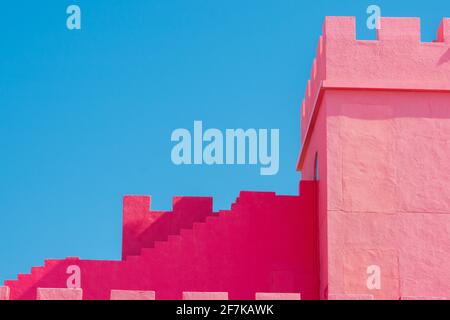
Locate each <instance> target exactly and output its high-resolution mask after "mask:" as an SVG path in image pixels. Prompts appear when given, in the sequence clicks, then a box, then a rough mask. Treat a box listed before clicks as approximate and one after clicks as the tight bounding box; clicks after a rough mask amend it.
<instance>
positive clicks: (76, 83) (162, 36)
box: [0, 0, 450, 281]
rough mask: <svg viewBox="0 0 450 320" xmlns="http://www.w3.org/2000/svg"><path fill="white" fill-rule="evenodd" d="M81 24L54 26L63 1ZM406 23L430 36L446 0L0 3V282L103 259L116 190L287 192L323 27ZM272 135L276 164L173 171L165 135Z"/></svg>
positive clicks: (118, 201) (109, 244) (115, 247)
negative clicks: (382, 20)
mask: <svg viewBox="0 0 450 320" xmlns="http://www.w3.org/2000/svg"><path fill="white" fill-rule="evenodd" d="M70 4H77V5H79V6H80V7H81V10H82V30H79V31H69V30H68V29H67V28H66V18H67V15H66V13H65V11H66V8H67V6H69V5H70ZM369 4H378V5H379V6H380V7H381V9H382V15H384V16H420V17H421V18H422V39H423V40H424V41H430V40H432V39H433V38H434V35H435V31H436V28H437V26H438V24H439V21H440V19H441V18H442V16H443V15H447V16H449V15H450V2H449V1H448V0H447V1H395V2H394V1H376V2H375V1H373V2H367V1H355V0H352V1H321V0H316V1H312V2H309V3H308V2H304V1H300V0H296V1H294V0H287V1H286V0H271V1H269V0H253V1H245V0H239V1H238V0H227V1H207V0H202V1H199V0H191V1H187V0H185V1H174V0H160V1H156V0H132V1H130V0H128V1H125V0H123V1H119V0H95V1H87V0H86V1H76V0H71V1H62V0H58V1H57V0H54V1H50V0H41V1H31V0H30V1H21V0H16V1H2V4H1V6H0V30H1V36H2V39H1V41H0V147H1V149H0V152H1V156H0V281H3V280H6V279H13V278H15V277H16V275H17V273H20V272H22V273H26V272H29V270H30V268H31V266H33V265H41V264H42V263H43V260H44V259H45V258H63V257H66V256H80V257H81V258H90V259H119V257H120V252H121V209H122V208H121V206H122V197H123V195H125V194H150V195H152V196H153V208H154V209H169V208H170V207H171V198H172V196H174V195H211V196H214V203H215V204H214V206H215V208H216V209H219V208H222V209H226V208H228V207H229V206H230V203H231V202H233V200H234V199H235V197H236V196H237V194H238V193H239V191H240V190H268V191H276V192H277V193H280V194H295V193H296V192H297V185H298V181H299V178H300V175H299V173H297V172H295V161H296V158H297V155H298V150H299V148H300V142H299V129H300V128H299V112H300V110H299V106H300V103H301V100H302V98H303V93H304V88H305V85H306V81H307V79H308V77H309V74H310V68H311V63H312V60H313V58H314V54H315V49H316V46H317V41H318V37H319V35H320V33H321V26H322V22H323V18H324V16H326V15H352V16H356V18H357V24H358V26H357V29H358V30H357V32H358V37H360V38H362V39H373V38H374V31H370V30H368V29H366V27H365V20H366V18H367V14H366V8H367V6H368V5H369ZM194 120H202V121H203V124H204V126H205V127H207V128H211V127H213V128H219V129H222V130H225V129H226V128H279V129H280V170H279V173H278V174H277V175H275V176H261V175H260V174H259V166H212V167H208V166H205V165H204V166H180V167H177V166H175V165H173V164H172V162H171V159H170V152H171V148H172V146H173V145H174V144H173V143H172V142H171V141H170V135H171V132H172V131H173V130H174V129H176V128H188V129H190V130H192V126H193V121H194Z"/></svg>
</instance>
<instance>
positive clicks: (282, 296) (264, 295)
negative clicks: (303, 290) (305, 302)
mask: <svg viewBox="0 0 450 320" xmlns="http://www.w3.org/2000/svg"><path fill="white" fill-rule="evenodd" d="M255 300H301V294H300V293H269V292H257V293H256V295H255Z"/></svg>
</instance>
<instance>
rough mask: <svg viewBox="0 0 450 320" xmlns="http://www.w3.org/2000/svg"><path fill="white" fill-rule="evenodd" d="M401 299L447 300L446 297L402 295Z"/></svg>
mask: <svg viewBox="0 0 450 320" xmlns="http://www.w3.org/2000/svg"><path fill="white" fill-rule="evenodd" d="M401 300H449V299H448V298H446V297H402V298H401Z"/></svg>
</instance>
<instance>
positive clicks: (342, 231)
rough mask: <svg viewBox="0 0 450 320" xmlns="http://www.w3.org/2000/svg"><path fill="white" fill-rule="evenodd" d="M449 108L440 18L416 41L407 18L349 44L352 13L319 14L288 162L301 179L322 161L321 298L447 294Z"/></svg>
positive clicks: (447, 23)
mask: <svg viewBox="0 0 450 320" xmlns="http://www.w3.org/2000/svg"><path fill="white" fill-rule="evenodd" d="M449 106H450V20H449V19H444V20H443V21H442V23H441V26H440V28H439V29H438V31H437V40H436V41H435V42H432V43H422V42H421V41H420V20H419V19H416V18H382V20H381V30H379V32H378V40H374V41H367V40H365V41H360V40H356V38H355V19H354V18H353V17H327V18H326V20H325V24H324V34H323V36H322V37H321V39H320V41H319V49H318V56H317V59H316V61H315V62H314V64H313V71H312V77H311V81H310V82H309V83H308V86H307V90H306V94H305V100H304V102H303V108H304V110H303V111H302V118H301V123H302V133H303V134H302V144H303V149H302V151H301V153H300V156H299V161H298V165H297V168H298V169H299V170H301V171H302V174H303V177H305V178H306V179H311V178H312V177H313V170H314V158H315V155H316V152H318V153H319V159H325V160H322V161H320V170H321V174H320V180H321V181H320V182H319V198H318V199H319V204H318V208H319V210H318V212H319V213H318V214H319V221H320V223H319V225H320V230H319V239H320V240H319V241H320V244H321V245H320V248H321V249H320V251H321V252H320V257H321V259H320V263H321V266H320V272H321V275H320V279H321V284H320V287H321V297H324V294H325V295H326V293H327V291H328V293H329V294H330V297H372V296H373V297H374V298H375V299H399V298H401V297H407V296H412V297H414V296H416V297H417V296H420V297H430V296H431V297H450V240H449V234H450V188H448V183H449V181H450V148H449V147H450V144H449V143H450V142H449V141H450V108H449ZM324 162H326V165H324ZM324 180H325V181H324ZM324 244H325V245H324ZM324 247H325V248H324ZM323 264H325V265H326V266H323ZM368 266H378V267H379V268H380V271H381V288H380V289H368V286H367V279H368V278H369V274H368V273H367V271H368V270H367V267H368ZM324 273H325V274H324ZM327 286H328V290H327V289H326V288H327Z"/></svg>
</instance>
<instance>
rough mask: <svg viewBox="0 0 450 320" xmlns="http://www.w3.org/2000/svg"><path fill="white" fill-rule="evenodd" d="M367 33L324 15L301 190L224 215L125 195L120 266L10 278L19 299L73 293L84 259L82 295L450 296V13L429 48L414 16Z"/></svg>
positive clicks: (189, 200) (254, 198)
mask: <svg viewBox="0 0 450 320" xmlns="http://www.w3.org/2000/svg"><path fill="white" fill-rule="evenodd" d="M355 34H356V32H355V19H354V18H353V17H327V18H326V20H325V24H324V28H323V35H322V37H321V38H320V40H319V45H318V48H317V57H316V59H315V60H314V62H313V66H312V71H311V80H310V81H309V82H308V84H307V88H306V94H305V100H304V101H303V103H302V112H301V119H300V123H301V139H302V150H301V151H300V156H299V159H298V163H297V169H298V170H301V171H302V179H303V181H302V182H301V187H300V191H301V192H300V194H301V195H300V196H278V195H275V194H274V193H258V192H241V194H240V196H239V198H238V199H237V200H236V202H235V203H234V204H233V205H232V206H231V209H230V210H224V211H219V212H213V210H212V199H211V198H206V197H197V198H196V197H176V198H174V201H173V208H172V211H153V210H151V206H150V202H151V199H150V197H146V196H127V197H125V198H124V209H123V245H122V260H121V261H102V260H100V261H94V260H79V259H74V258H68V259H64V260H54V259H51V260H46V262H45V265H44V266H42V267H33V268H32V270H31V273H30V274H19V276H18V279H17V280H11V281H6V283H5V284H6V285H7V286H9V287H10V295H11V299H35V298H36V289H37V288H38V287H41V288H64V287H65V286H66V285H67V277H68V274H67V272H66V271H67V267H68V266H73V265H76V266H78V267H79V268H80V271H81V283H82V288H83V299H105V300H107V299H109V298H110V295H111V289H118V290H143V291H155V292H156V297H157V298H158V299H181V298H182V294H183V292H228V293H229V298H230V299H253V298H254V297H255V294H256V293H257V292H299V293H301V297H302V298H303V299H317V298H321V299H338V298H339V299H350V298H352V299H356V298H358V299H360V298H364V297H365V298H367V297H371V298H372V297H373V298H374V299H400V298H402V297H450V236H449V235H450V188H449V187H448V185H449V181H450V142H449V141H450V107H449V106H450V19H443V20H442V23H441V25H440V27H439V29H438V30H437V32H436V34H437V37H436V41H434V42H430V43H423V42H421V41H420V21H419V20H418V19H416V18H382V20H381V29H380V30H379V31H378V40H370V41H368V40H356V39H355ZM372 267H376V269H377V270H378V271H377V272H379V274H376V276H377V278H378V280H379V281H375V282H373V278H371V277H372V276H374V274H371V272H372V271H370V270H373V268H372ZM371 268H372V269H371ZM378 276H379V277H378ZM370 279H372V280H370ZM369 280H370V281H369ZM374 283H377V285H376V286H374V285H373V284H374Z"/></svg>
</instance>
